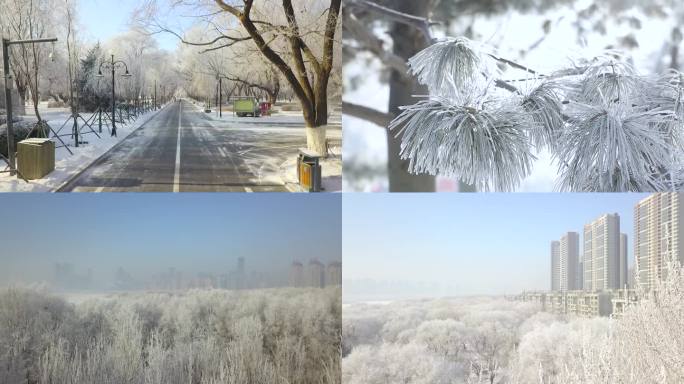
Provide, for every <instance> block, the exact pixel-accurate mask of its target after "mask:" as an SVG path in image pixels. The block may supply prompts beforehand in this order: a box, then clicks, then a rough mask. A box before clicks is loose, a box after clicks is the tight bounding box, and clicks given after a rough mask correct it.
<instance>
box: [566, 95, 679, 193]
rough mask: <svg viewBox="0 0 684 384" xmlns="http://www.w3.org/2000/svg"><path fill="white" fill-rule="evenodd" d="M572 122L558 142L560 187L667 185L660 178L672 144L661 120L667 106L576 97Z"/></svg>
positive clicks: (635, 188) (648, 187)
mask: <svg viewBox="0 0 684 384" xmlns="http://www.w3.org/2000/svg"><path fill="white" fill-rule="evenodd" d="M569 113H570V114H571V119H570V122H569V124H568V126H567V129H566V130H565V133H564V134H563V135H562V136H561V138H560V139H559V142H558V152H557V156H558V157H559V158H560V159H561V162H562V164H563V166H562V167H561V179H560V187H561V189H562V190H574V191H586V192H589V191H653V190H667V189H668V187H667V185H663V184H662V182H661V181H660V178H659V172H660V171H661V170H662V169H668V168H669V166H670V163H671V150H672V147H671V146H670V145H669V144H668V142H667V137H666V135H665V133H664V132H663V131H662V130H659V129H657V126H659V125H661V124H664V123H665V122H667V121H668V120H669V119H671V114H669V113H668V112H667V111H662V110H653V111H643V112H641V111H636V110H635V109H634V107H632V105H631V103H630V101H623V102H617V103H614V102H607V103H605V104H604V105H602V106H594V105H589V104H582V103H572V106H571V107H570V108H569Z"/></svg>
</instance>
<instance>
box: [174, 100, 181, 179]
mask: <svg viewBox="0 0 684 384" xmlns="http://www.w3.org/2000/svg"><path fill="white" fill-rule="evenodd" d="M182 112H183V102H182V101H181V102H180V103H179V104H178V140H177V141H176V172H175V173H174V175H173V192H180V156H181V116H182V114H181V113H182Z"/></svg>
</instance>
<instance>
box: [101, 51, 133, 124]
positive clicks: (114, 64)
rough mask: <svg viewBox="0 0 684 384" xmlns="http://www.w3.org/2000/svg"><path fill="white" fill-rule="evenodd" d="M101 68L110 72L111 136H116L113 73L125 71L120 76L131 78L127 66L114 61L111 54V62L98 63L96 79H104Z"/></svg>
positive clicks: (121, 62)
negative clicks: (119, 70)
mask: <svg viewBox="0 0 684 384" xmlns="http://www.w3.org/2000/svg"><path fill="white" fill-rule="evenodd" d="M102 68H104V69H105V70H110V69H111V71H112V136H116V93H115V86H116V84H115V82H114V78H115V72H116V70H117V69H122V68H123V69H125V70H126V73H124V74H123V75H121V76H122V77H131V74H130V73H128V65H126V63H124V62H123V61H122V60H118V61H114V55H113V54H112V61H103V62H101V63H100V68H99V69H98V71H97V77H104V75H103V74H102Z"/></svg>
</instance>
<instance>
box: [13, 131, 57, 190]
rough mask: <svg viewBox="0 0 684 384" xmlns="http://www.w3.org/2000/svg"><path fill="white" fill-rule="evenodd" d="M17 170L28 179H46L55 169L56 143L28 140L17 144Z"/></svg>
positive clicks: (44, 140) (37, 139)
mask: <svg viewBox="0 0 684 384" xmlns="http://www.w3.org/2000/svg"><path fill="white" fill-rule="evenodd" d="M17 169H18V171H19V172H20V173H21V174H22V175H23V176H24V177H25V178H26V179H27V180H35V179H40V178H42V177H44V176H45V175H47V174H49V173H50V172H52V171H53V170H54V169H55V142H54V141H52V140H50V139H39V138H33V139H26V140H23V141H20V142H19V143H17Z"/></svg>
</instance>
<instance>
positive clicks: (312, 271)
mask: <svg viewBox="0 0 684 384" xmlns="http://www.w3.org/2000/svg"><path fill="white" fill-rule="evenodd" d="M306 279H307V285H308V286H309V287H316V288H323V287H325V266H324V265H323V263H321V262H320V261H318V260H317V259H312V260H311V261H309V265H308V266H307V271H306Z"/></svg>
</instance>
